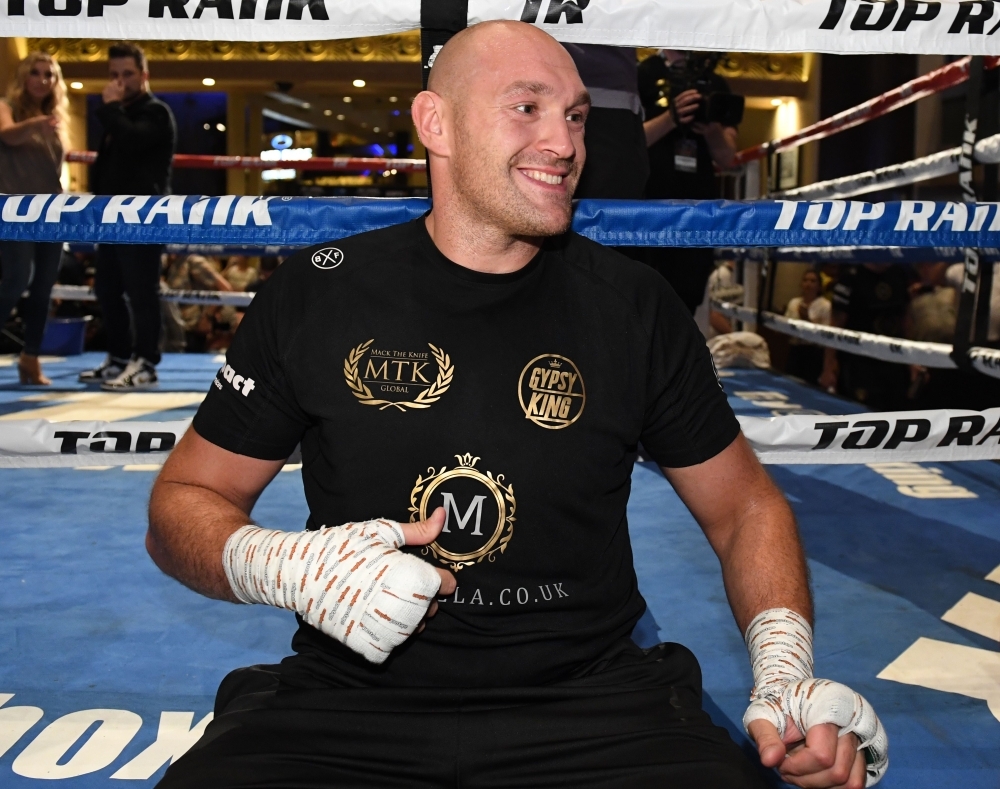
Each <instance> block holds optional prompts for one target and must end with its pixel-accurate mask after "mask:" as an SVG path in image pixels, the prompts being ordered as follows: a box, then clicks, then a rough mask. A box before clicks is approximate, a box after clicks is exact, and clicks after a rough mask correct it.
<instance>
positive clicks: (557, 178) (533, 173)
mask: <svg viewBox="0 0 1000 789" xmlns="http://www.w3.org/2000/svg"><path fill="white" fill-rule="evenodd" d="M524 174H525V175H526V176H528V178H534V179H535V180H536V181H542V182H544V183H547V184H561V183H562V181H563V177H562V176H561V175H550V174H549V173H543V172H541V171H540V170H525V171H524Z"/></svg>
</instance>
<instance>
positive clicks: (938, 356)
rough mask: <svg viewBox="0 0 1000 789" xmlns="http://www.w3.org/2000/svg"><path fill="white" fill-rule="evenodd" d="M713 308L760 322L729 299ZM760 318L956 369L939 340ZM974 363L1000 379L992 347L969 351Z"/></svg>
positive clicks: (835, 343) (828, 341)
mask: <svg viewBox="0 0 1000 789" xmlns="http://www.w3.org/2000/svg"><path fill="white" fill-rule="evenodd" d="M712 309H714V310H716V311H718V312H720V313H722V314H723V315H726V316H728V317H730V318H736V319H737V320H740V321H743V322H744V323H757V322H758V314H757V311H756V310H754V309H751V308H750V307H743V306H740V305H739V304H731V303H730V302H726V301H713V302H712ZM759 321H760V323H761V324H763V325H764V326H767V327H768V328H769V329H772V330H773V331H776V332H780V333H781V334H787V335H789V336H790V337H797V338H798V339H800V340H805V341H806V342H811V343H813V344H815V345H822V346H824V347H826V348H836V349H838V350H841V351H846V352H848V353H853V354H857V355H859V356H867V357H869V358H871V359H881V360H882V361H884V362H897V363H899V364H919V365H922V366H923V367H934V368H938V369H943V370H954V369H955V368H956V367H957V365H956V364H955V361H954V359H952V358H951V352H952V346H951V345H946V344H945V343H940V342H917V341H915V340H904V339H901V338H898V337H886V336H885V335H882V334H870V333H868V332H863V331H852V330H851V329H840V328H837V327H836V326H824V325H822V324H817V323H810V322H809V321H800V320H795V319H793V318H786V317H784V316H783V315H776V314H775V313H773V312H761V313H760V316H759ZM969 355H970V357H971V359H972V365H973V367H975V368H976V369H977V370H978V371H979V372H981V373H984V374H985V375H989V376H992V377H993V378H1000V351H997V350H993V349H992V348H973V349H971V351H970V353H969Z"/></svg>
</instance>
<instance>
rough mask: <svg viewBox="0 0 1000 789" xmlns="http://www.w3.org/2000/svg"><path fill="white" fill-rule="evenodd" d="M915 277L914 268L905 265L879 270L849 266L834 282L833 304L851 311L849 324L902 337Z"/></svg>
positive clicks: (840, 308) (838, 308) (848, 316)
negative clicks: (912, 271)
mask: <svg viewBox="0 0 1000 789" xmlns="http://www.w3.org/2000/svg"><path fill="white" fill-rule="evenodd" d="M912 281H913V277H912V275H911V273H910V271H909V270H908V269H906V268H904V267H903V266H898V265H891V266H887V267H885V268H881V269H878V270H875V271H873V270H872V269H870V268H868V266H849V267H847V268H845V269H842V271H841V273H840V274H839V275H838V278H837V283H836V284H835V285H834V286H833V308H834V309H835V310H837V311H839V312H844V313H846V314H847V323H846V326H845V328H848V329H852V330H854V331H866V332H874V333H876V334H885V335H887V336H889V337H902V336H903V317H904V316H905V315H906V307H907V305H908V304H909V302H910V293H909V288H910V283H911V282H912Z"/></svg>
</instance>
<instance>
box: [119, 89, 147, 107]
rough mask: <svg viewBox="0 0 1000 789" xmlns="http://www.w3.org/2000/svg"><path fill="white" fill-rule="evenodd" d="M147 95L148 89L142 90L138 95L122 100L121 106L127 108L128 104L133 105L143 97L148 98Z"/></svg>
mask: <svg viewBox="0 0 1000 789" xmlns="http://www.w3.org/2000/svg"><path fill="white" fill-rule="evenodd" d="M148 95H149V89H148V88H143V89H142V90H140V91H139V92H138V93H136V94H135V95H134V96H130V97H129V98H126V99H122V104H124V105H125V106H126V107H127V106H128V105H129V104H133V103H135V102H137V101H139V100H140V99H141V98H143V97H144V96H148Z"/></svg>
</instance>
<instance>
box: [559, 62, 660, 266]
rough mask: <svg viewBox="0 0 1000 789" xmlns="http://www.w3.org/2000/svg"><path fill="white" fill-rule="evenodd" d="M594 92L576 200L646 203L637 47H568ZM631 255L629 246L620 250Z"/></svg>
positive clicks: (646, 171)
mask: <svg viewBox="0 0 1000 789" xmlns="http://www.w3.org/2000/svg"><path fill="white" fill-rule="evenodd" d="M563 46H564V47H566V51H567V52H569V54H570V57H572V58H573V62H574V63H575V64H576V70H577V71H578V72H580V79H581V80H582V81H583V84H584V87H586V88H587V92H588V93H589V94H590V101H591V106H590V114H589V115H588V116H587V150H588V152H589V153H588V156H587V166H586V167H585V168H584V170H583V173H582V174H581V176H580V183H579V184H578V186H577V189H576V192H575V193H574V197H576V198H577V199H578V200H586V199H591V198H596V199H602V200H642V198H643V192H644V190H645V188H646V179H647V178H649V156H648V154H647V152H646V135H645V132H644V131H643V127H642V120H643V114H642V101H641V100H640V98H639V82H638V76H637V67H638V62H637V61H636V56H635V49H633V48H632V47H608V46H602V45H599V44H563ZM621 251H622V252H623V253H625V254H628V248H627V247H625V248H623V249H622V250H621Z"/></svg>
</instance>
